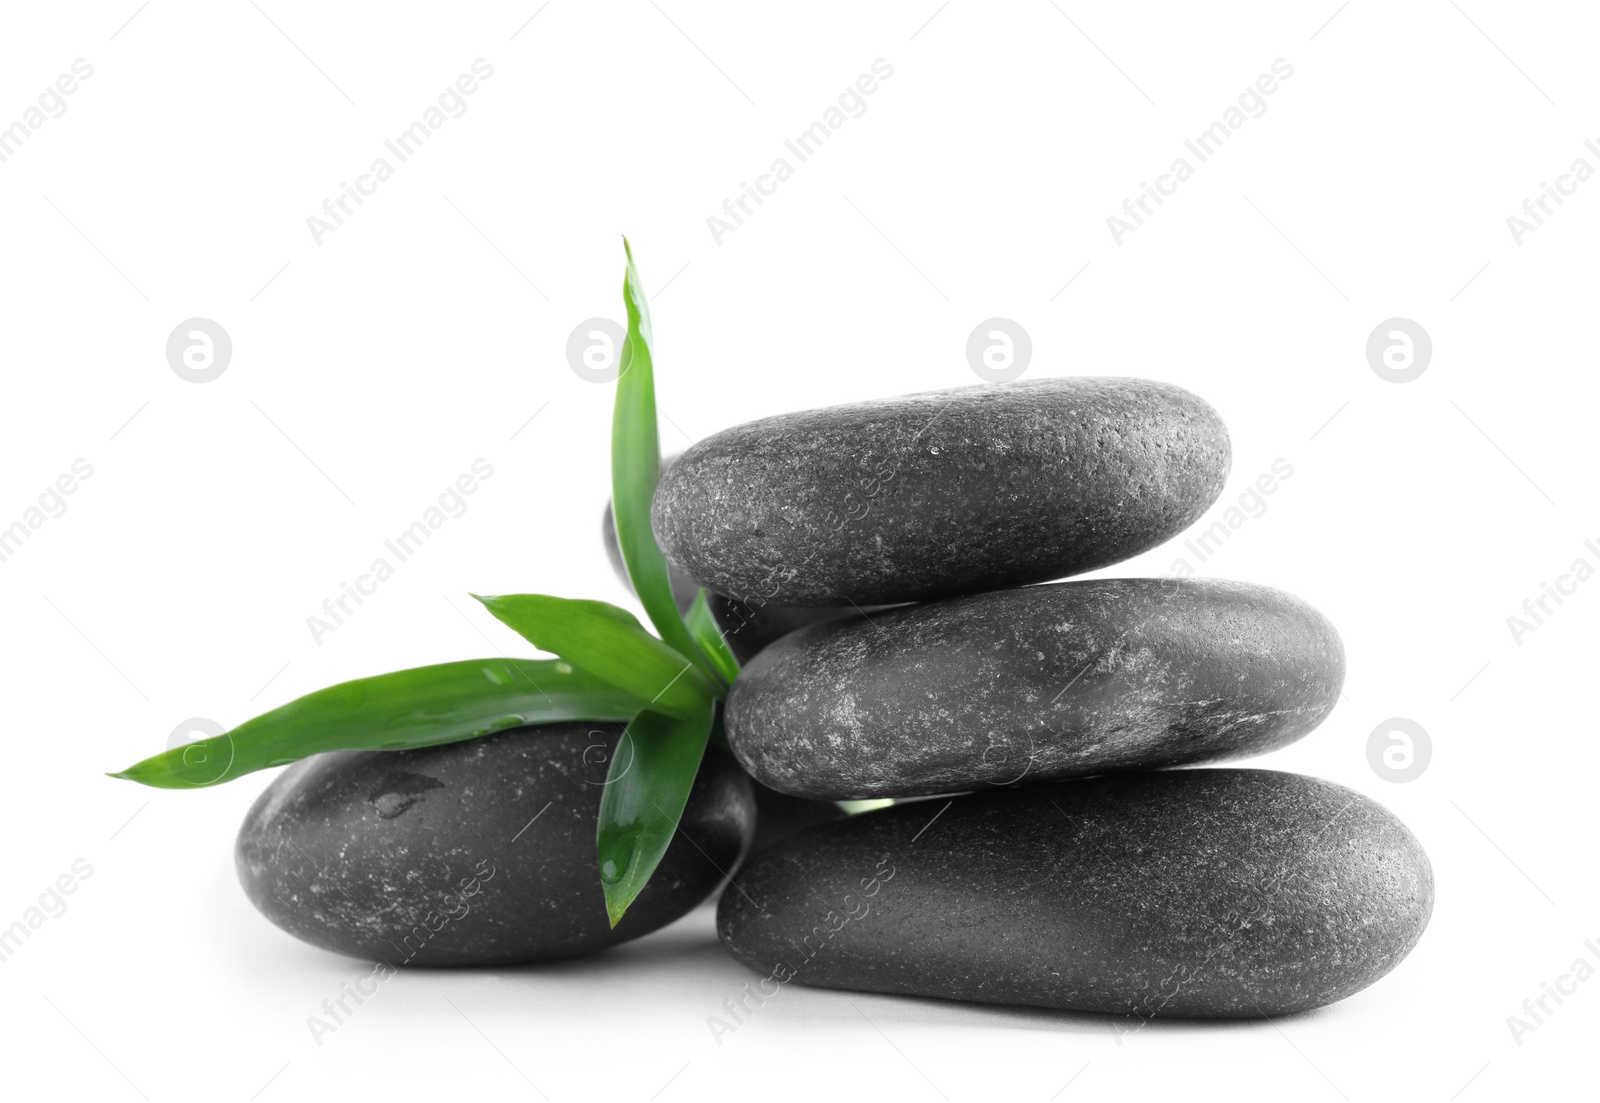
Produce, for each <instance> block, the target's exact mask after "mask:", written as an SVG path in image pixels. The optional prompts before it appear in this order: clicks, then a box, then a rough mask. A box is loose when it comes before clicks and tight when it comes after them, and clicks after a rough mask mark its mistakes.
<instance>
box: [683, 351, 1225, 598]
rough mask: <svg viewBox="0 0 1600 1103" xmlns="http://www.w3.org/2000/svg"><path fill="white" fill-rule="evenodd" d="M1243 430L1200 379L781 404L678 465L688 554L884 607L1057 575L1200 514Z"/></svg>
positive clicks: (695, 566) (713, 577)
mask: <svg viewBox="0 0 1600 1103" xmlns="http://www.w3.org/2000/svg"><path fill="white" fill-rule="evenodd" d="M1229 462H1230V450H1229V442H1228V432H1227V429H1226V427H1225V426H1224V425H1223V423H1222V420H1221V418H1219V417H1218V416H1217V413H1216V411H1215V410H1213V409H1212V408H1211V407H1210V406H1209V405H1207V404H1206V403H1205V402H1204V401H1203V400H1201V399H1200V398H1198V397H1196V396H1195V395H1193V394H1190V393H1189V392H1188V391H1185V390H1183V389H1182V388H1180V387H1175V386H1171V385H1169V384H1166V383H1157V382H1153V381H1150V380H1142V379H1119V378H1084V377H1079V378H1069V379H1041V380H1031V381H1025V382H1018V383H1007V384H1000V385H980V386H976V387H960V388H956V389H954V390H947V391H932V392H928V393H924V394H914V395H906V396H902V397H899V398H892V399H884V400H879V401H874V402H860V403H855V404H852V405H847V406H835V407H830V408H827V409H821V410H810V411H806V412H802V413H792V414H783V415H780V416H777V417H769V418H764V419H762V420H760V421H753V422H750V423H749V424H746V425H740V426H737V427H735V428H732V429H728V430H725V431H723V432H721V433H717V434H716V435H714V436H712V437H709V438H707V439H705V440H702V441H700V442H699V443H697V444H695V445H693V446H692V447H690V448H689V449H688V450H686V451H685V452H684V453H683V454H682V455H681V456H679V457H678V458H677V461H676V462H675V463H673V465H672V466H671V467H670V468H668V469H667V470H666V471H665V472H663V474H662V477H661V481H660V484H659V485H658V486H657V488H656V495H655V501H654V505H653V510H652V519H653V525H654V528H655V533H656V539H657V541H658V542H659V543H660V545H661V548H662V550H663V551H664V552H665V553H666V555H667V557H668V559H670V560H671V561H672V562H674V563H676V564H677V565H678V566H679V567H680V568H682V569H683V570H684V571H685V572H686V573H688V574H689V575H690V576H692V577H693V578H694V579H696V580H697V581H699V583H700V584H701V585H703V586H705V587H706V588H707V589H709V590H712V591H714V592H716V593H721V594H728V595H730V596H732V597H736V598H739V599H740V600H743V601H747V602H750V603H752V604H766V603H772V604H778V605H850V604H855V605H861V606H865V605H872V604H892V603H896V602H906V601H925V600H929V599H933V598H941V597H949V596H952V595H955V594H965V593H975V592H978V591H982V590H996V589H1002V588H1005V587H1009V586H1021V585H1026V584H1028V583H1034V582H1044V581H1048V580H1050V579H1055V578H1062V577H1065V576H1067V575H1072V574H1078V573H1080V572H1083V571H1088V570H1092V569H1094V568H1096V567H1104V566H1107V565H1109V564H1111V563H1116V562H1118V561H1120V560H1123V559H1126V558H1128V557H1129V556H1132V555H1136V554H1138V553H1139V552H1142V551H1144V550H1146V549H1148V548H1152V547H1154V546H1155V545H1157V544H1159V543H1161V542H1162V541H1164V540H1166V539H1168V538H1169V537H1172V536H1174V535H1176V534H1177V533H1179V532H1181V531H1182V530H1183V529H1185V528H1187V527H1188V526H1189V525H1190V524H1191V523H1193V522H1194V521H1195V520H1197V519H1198V518H1199V517H1200V515H1201V514H1202V513H1204V512H1205V510H1206V508H1207V507H1208V506H1210V505H1211V503H1212V502H1214V501H1215V500H1216V498H1217V495H1218V494H1219V493H1220V492H1221V490H1222V485H1223V482H1224V480H1225V479H1226V478H1227V474H1228V468H1229Z"/></svg>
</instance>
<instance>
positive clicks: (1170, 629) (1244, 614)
mask: <svg viewBox="0 0 1600 1103" xmlns="http://www.w3.org/2000/svg"><path fill="white" fill-rule="evenodd" d="M1344 669H1345V666H1344V647H1343V644H1341V643H1340V641H1339V635H1338V633H1337V632H1336V631H1335V630H1334V628H1333V625H1331V624H1330V623H1329V622H1328V621H1327V619H1326V618H1324V617H1323V616H1322V615H1321V614H1320V613H1318V612H1317V611H1316V610H1315V609H1313V608H1311V606H1309V605H1307V604H1306V603H1305V602H1303V601H1301V600H1300V599H1299V598H1297V597H1294V596H1292V595H1290V594H1286V593H1284V592H1282V591H1281V590H1274V589H1271V588H1269V587H1266V586H1253V585H1250V584H1248V583H1243V582H1226V581H1222V580H1218V579H1184V580H1178V579H1155V578H1129V579H1105V580H1095V581H1085V582H1059V583H1055V584H1052V585H1048V586H1031V587H1026V588H1024V589H1019V590H1003V591H999V592H996V593H988V594H975V595H972V596H970V597H963V598H952V599H950V600H948V601H938V602H929V603H927V604H924V605H914V606H910V607H908V608H905V609H891V610H888V611H887V612H882V613H877V614H875V615H873V616H872V617H870V618H866V617H856V618H855V619H853V620H846V621H837V622H834V623H831V624H822V625H817V626H815V627H812V628H807V629H804V630H802V631H800V632H795V633H793V634H791V635H788V636H785V637H784V638H782V639H781V640H779V641H777V642H776V643H774V644H773V645H772V646H770V647H768V648H767V649H766V650H765V651H763V652H762V653H761V654H760V655H758V656H756V658H755V659H754V660H753V661H752V662H751V663H750V665H749V666H747V667H745V668H744V671H743V672H742V673H741V674H740V676H739V680H738V681H737V682H736V683H735V684H734V686H733V690H732V692H731V693H730V694H729V696H728V701H727V708H726V712H725V714H724V723H725V726H726V730H727V735H728V745H729V747H730V748H732V750H733V752H734V754H735V755H737V756H738V758H739V761H740V762H741V763H742V764H743V765H744V767H745V769H747V770H749V771H750V773H751V775H752V776H753V777H754V778H755V779H756V780H757V781H759V782H761V783H762V784H764V785H769V786H771V787H772V788H774V789H778V790H781V791H782V792H785V793H790V794H792V795H794V796H801V797H810V798H812V799H814V800H851V799H859V798H866V797H906V796H917V795H928V794H933V793H949V792H955V791H958V790H965V789H974V788H977V787H979V786H983V785H1011V784H1015V783H1018V782H1038V781H1052V780H1059V779H1062V778H1068V777H1083V776H1087V775H1090V774H1100V773H1108V772H1111V771H1116V770H1130V769H1150V768H1153V767H1159V766H1176V765H1182V764H1185V763H1194V762H1204V761H1214V760H1218V759H1225V758H1242V757H1246V756H1249V755H1256V754H1262V753H1264V752H1266V751H1270V750H1273V749H1275V748H1278V747H1281V746H1284V745H1285V744H1287V743H1292V742H1293V741H1294V740H1296V739H1299V738H1300V737H1301V736H1303V735H1305V734H1306V733H1307V732H1309V731H1311V730H1312V729H1313V728H1315V727H1316V726H1317V725H1318V724H1319V723H1321V722H1322V720H1323V718H1324V717H1326V716H1327V715H1328V713H1329V711H1331V710H1332V708H1333V706H1334V704H1335V703H1336V702H1337V700H1338V697H1339V689H1340V686H1341V685H1342V684H1343V683H1344Z"/></svg>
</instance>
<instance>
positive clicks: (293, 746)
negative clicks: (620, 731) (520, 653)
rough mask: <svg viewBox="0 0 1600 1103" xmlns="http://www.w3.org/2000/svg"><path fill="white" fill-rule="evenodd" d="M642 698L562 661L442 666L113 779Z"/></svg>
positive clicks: (149, 778) (276, 715)
mask: <svg viewBox="0 0 1600 1103" xmlns="http://www.w3.org/2000/svg"><path fill="white" fill-rule="evenodd" d="M648 700H649V698H648V697H639V696H637V695H634V694H631V693H628V692H626V691H624V690H622V689H619V688H617V687H616V686H614V685H612V684H611V683H609V682H607V681H605V680H604V679H601V678H598V677H596V676H594V675H593V674H590V673H588V672H586V671H584V670H580V669H578V668H576V667H574V666H573V665H572V664H571V663H568V662H563V661H560V660H551V659H537V660H536V659H472V660H467V661H464V662H455V663H442V664H440V665H438V666H422V667H416V668H413V669H411V670H397V671H394V672H393V673H389V674H379V675H377V676H376V677H373V678H358V679H356V680H355V681H352V682H344V683H341V684H339V685H335V686H329V687H328V688H326V689H319V690H317V691H316V692H315V693H308V694H306V695H305V696H304V697H300V698H297V699H295V700H293V701H290V702H289V703H288V704H286V705H280V706H279V707H278V708H275V709H273V710H272V711H270V712H264V713H262V714H261V715H260V716H257V717H255V718H254V719H251V720H246V721H245V722H244V723H242V724H240V725H239V726H238V727H236V728H234V729H233V730H232V731H230V732H226V733H225V734H223V735H219V736H216V737H214V738H211V739H204V740H200V741H199V742H195V743H190V744H187V745H185V746H182V747H174V748H173V749H172V750H170V751H166V752H165V753H163V754H158V755H156V756H154V757H153V758H147V759H145V760H144V761H143V762H140V763H137V764H135V765H133V766H130V767H128V768H127V769H126V770H123V771H122V772H120V773H115V774H112V775H111V776H112V777H120V778H126V779H127V780H129V781H137V782H140V783H141V784H144V785H153V786H155V787H157V788H161V789H190V788H199V787H202V786H207V785H219V784H221V783H222V782H225V781H232V780H233V779H234V778H237V777H242V776H243V775H245V774H248V773H252V772H254V771H256V770H265V769H267V768H268V767H272V766H282V765H284V764H286V763H289V762H294V761H296V760H297V759H301V758H305V757H306V756H307V755H313V754H318V753H320V752H322V751H337V750H398V749H402V748H407V747H431V746H433V745H435V744H438V743H454V742H457V741H459V740H463V739H474V738H476V737H478V736H480V735H487V734H488V733H490V732H493V731H498V730H500V729H502V728H510V727H515V726H518V725H521V724H546V723H554V722H557V721H562V720H613V721H616V720H626V719H628V718H629V717H631V716H633V715H634V714H635V713H636V712H638V710H639V709H641V708H643V707H644V705H645V703H646V702H647V701H648Z"/></svg>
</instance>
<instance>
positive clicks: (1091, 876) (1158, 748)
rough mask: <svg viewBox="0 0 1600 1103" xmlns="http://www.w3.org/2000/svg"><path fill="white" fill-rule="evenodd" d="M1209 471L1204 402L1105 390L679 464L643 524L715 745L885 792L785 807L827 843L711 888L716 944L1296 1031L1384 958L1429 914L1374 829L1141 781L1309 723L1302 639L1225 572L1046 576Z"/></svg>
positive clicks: (734, 442) (1178, 519) (1328, 814)
mask: <svg viewBox="0 0 1600 1103" xmlns="http://www.w3.org/2000/svg"><path fill="white" fill-rule="evenodd" d="M1229 465H1230V453H1229V442H1228V434H1227V430H1226V428H1225V427H1224V425H1223V424H1222V421H1221V420H1220V418H1219V417H1218V415H1217V413H1216V411H1214V410H1213V409H1212V408H1211V407H1210V406H1209V405H1207V404H1206V403H1205V402H1204V401H1202V400H1201V399H1199V398H1198V397H1196V396H1195V395H1192V394H1190V393H1188V392H1187V391H1184V390H1182V389H1180V388H1178V387H1174V386H1170V385H1167V384H1162V383H1156V382H1149V381H1144V380H1136V379H1110V378H1102V379H1095V378H1073V379H1050V380H1039V381H1031V382H1022V383H1010V384H1001V385H990V386H980V387H968V388H961V389H957V390H950V391H941V392H933V393H927V394H917V395H908V396H905V397H901V398H895V399H890V400H886V401H875V402H865V403H859V404H854V405H849V406H841V407H836V408H832V409H825V410H815V411H809V412H805V413H797V414H789V415H784V416H780V417H774V418H768V419H765V420H762V421H757V422H752V423H750V424H747V425H742V426H739V427H736V428H733V429H729V430H727V431H726V432H722V433H719V434H717V435H716V436H714V437H711V438H709V439H707V440H704V441H702V442H700V443H699V444H696V445H695V446H693V447H692V448H690V449H689V450H688V451H686V452H685V453H683V455H682V456H680V457H678V458H677V459H676V461H675V462H673V463H672V464H671V465H670V467H669V468H668V469H667V470H666V471H665V473H664V475H663V477H662V481H661V484H660V486H659V488H658V490H657V493H656V497H655V505H654V517H653V520H654V527H655V532H656V537H657V540H658V542H659V543H660V544H661V547H662V549H663V550H664V551H665V552H666V554H667V556H668V558H669V559H670V560H671V561H672V563H673V564H674V566H675V567H676V568H677V569H678V570H679V571H681V572H682V573H683V574H684V575H686V576H688V578H690V579H692V580H693V581H694V582H696V583H698V584H700V585H703V586H705V587H706V588H707V589H708V590H710V591H712V592H714V593H715V594H718V595H725V597H726V599H727V600H722V601H718V602H716V603H715V609H716V612H717V615H718V618H719V621H720V623H721V624H722V626H723V628H724V630H725V631H726V632H727V633H728V638H729V642H730V643H731V644H732V645H733V647H734V649H735V651H736V653H738V654H739V655H740V658H741V659H742V660H744V661H745V664H746V665H745V667H744V670H743V672H742V673H741V675H740V677H739V679H738V681H737V682H736V683H735V685H734V687H733V690H732V692H731V694H730V696H729V697H728V700H727V705H726V713H725V716H724V722H725V728H726V733H727V739H728V744H729V747H730V748H731V750H732V751H733V754H734V755H735V757H737V759H738V760H739V762H740V763H741V764H742V765H743V766H744V768H745V769H746V770H747V771H748V772H749V773H750V774H751V775H752V777H754V779H755V780H756V781H757V782H758V783H759V786H761V787H765V790H764V791H767V792H771V791H776V793H779V794H785V795H787V797H789V798H795V799H796V802H797V803H798V802H799V801H811V802H839V801H860V800H867V799H871V798H894V801H895V803H894V805H893V806H892V807H888V808H883V809H880V810H875V811H870V812H865V813H860V814H856V815H852V816H849V817H847V818H841V819H835V818H834V816H833V814H832V811H831V805H830V804H826V803H818V804H817V805H816V806H815V807H817V808H818V809H819V812H818V814H817V816H816V817H815V818H817V819H820V820H830V821H832V822H823V823H820V824H817V825H814V826H811V827H809V828H807V829H805V830H803V831H800V832H799V833H798V834H794V835H791V836H790V837H789V838H787V839H785V840H783V841H781V842H778V843H777V844H775V845H773V846H770V847H768V848H766V849H759V848H758V850H757V852H756V854H755V856H754V858H753V859H751V860H750V862H749V863H748V864H747V865H746V866H745V867H744V868H743V869H742V870H741V871H740V872H739V873H738V875H737V876H736V877H735V885H736V890H735V889H729V890H728V891H726V892H724V893H723V895H722V899H721V904H720V910H719V914H718V929H719V933H720V935H721V937H722V940H723V942H724V943H725V944H726V945H727V946H728V948H729V949H730V950H731V951H732V953H733V954H734V956H735V957H736V958H738V959H739V960H740V961H741V962H743V963H744V964H746V965H747V966H749V967H750V968H751V969H754V970H756V971H757V972H759V973H760V974H762V975H763V976H765V975H769V974H773V973H774V972H775V971H778V973H779V975H782V976H784V977H785V978H786V979H792V980H794V981H797V982H799V983H802V984H808V985H819V986H824V987H832V988H846V989H857V990H863V991H873V992H888V993H903V994H909V995H918V996H941V997H947V998H952V999H964V1000H978V1001H984V1002H992V1003H1015V1004H1031V1005H1036V1006H1042V1007H1051V1008H1066V1009H1076V1010H1093V1011H1110V1012H1117V1013H1123V1014H1131V1015H1136V1016H1138V1017H1140V1018H1150V1017H1154V1016H1157V1015H1168V1016H1224V1017H1225V1016H1260V1015H1275V1014H1285V1013H1290V1012H1295V1011H1300V1010H1304V1009H1307V1008H1311V1007H1316V1006H1319V1005H1322V1004H1326V1003H1329V1002H1331V1001H1334V1000H1338V999H1341V998H1343V997H1345V996H1348V995H1350V994H1351V993H1353V992H1356V991H1358V990H1360V989H1362V988H1364V987H1365V986H1367V985H1368V984H1371V983H1372V982H1373V981H1375V980H1377V979H1378V978H1379V977H1381V976H1382V975H1383V974H1385V973H1387V972H1388V971H1389V970H1390V969H1392V968H1393V967H1394V966H1395V965H1396V964H1398V963H1399V961H1400V960H1401V959H1402V958H1404V957H1405V955H1406V954H1407V953H1408V952H1409V951H1410V950H1411V948H1412V947H1413V946H1414V945H1415V944H1416V942H1417V940H1418V938H1419V937H1420V936H1421V934H1422V931H1423V928H1424V927H1425V926H1426V924H1427V921H1428V917H1429V914H1430V912H1431V910H1432V903H1433V878H1432V872H1431V868H1430V866H1429V864H1428V860H1427V857H1426V855H1425V854H1424V853H1423V851H1422V849H1421V847H1420V846H1419V844H1418V842H1417V840H1416V839H1415V837H1414V836H1413V835H1412V834H1411V833H1410V831H1408V830H1407V829H1406V827H1405V826H1404V825H1403V824H1402V823H1401V822H1400V821H1399V820H1397V819H1396V818H1395V817H1394V816H1393V815H1391V814H1390V813H1389V812H1388V811H1386V810H1385V809H1384V808H1382V807H1380V806H1379V805H1378V804H1376V803H1374V802H1373V801H1371V800H1369V799H1368V798H1366V797H1364V796H1362V795H1361V794H1359V793H1355V792H1352V791H1350V790H1348V789H1345V788H1342V787H1341V786H1338V785H1334V784H1332V783H1330V782H1326V781H1322V780H1319V779H1317V778H1312V777H1304V776H1300V775H1296V774H1290V773H1282V772H1274V771H1267V770H1252V769H1217V768H1212V769H1193V770H1188V769H1185V770H1172V769H1167V768H1168V767H1177V766H1189V765H1194V764H1199V763H1211V762H1215V761H1217V760H1222V759H1237V758H1243V757H1247V756H1250V755H1257V754H1263V753H1265V752H1268V751H1271V750H1274V749H1276V748H1279V747H1282V746H1285V745H1287V744H1289V743H1292V742H1293V741H1295V740H1297V739H1299V738H1300V737H1302V736H1304V735H1305V734H1307V733H1308V732H1310V731H1311V730H1312V729H1314V728H1315V727H1316V726H1317V725H1318V724H1319V723H1321V722H1322V720H1323V719H1324V718H1325V717H1326V716H1327V715H1328V713H1329V712H1330V711H1331V710H1332V708H1333V706H1334V703H1335V702H1336V700H1337V699H1338V696H1339V691H1340V686H1341V683H1342V681H1343V677H1344V668H1345V664H1344V652H1343V647H1342V645H1341V643H1340V640H1339V636H1338V633H1337V632H1336V631H1335V630H1334V628H1333V625H1332V624H1330V623H1329V622H1328V620H1327V619H1326V618H1325V617H1323V616H1322V615H1321V614H1320V613H1318V612H1317V611H1316V610H1315V609H1313V608H1311V606H1309V605H1308V604H1306V603H1305V602H1304V601H1301V600H1300V599H1299V598H1296V597H1294V596H1293V595H1290V594H1287V593H1283V592H1281V591H1278V590H1274V589H1269V588H1267V587H1264V586H1256V585H1251V584H1249V583H1243V582H1227V581H1221V580H1216V579H1202V578H1188V579H1175V578H1099V579H1094V580H1091V581H1078V582H1052V581H1051V580H1053V579H1060V578H1064V577H1067V576H1070V575H1074V574H1079V573H1082V572H1085V571H1090V570H1094V569H1096V568H1102V567H1107V566H1110V565H1111V564H1114V563H1117V562H1119V561H1121V560H1124V559H1127V558H1129V557H1130V556H1133V555H1136V554H1138V553H1139V552H1142V551H1145V550H1147V549H1150V548H1153V547H1155V546H1156V545H1158V544H1160V543H1162V542H1163V541H1165V540H1168V539H1170V538H1172V537H1173V536H1176V535H1177V534H1178V533H1180V532H1182V531H1183V530H1184V529H1185V528H1186V527H1188V526H1189V525H1190V524H1192V523H1193V522H1194V521H1196V520H1197V519H1198V518H1199V517H1200V516H1201V515H1202V514H1203V513H1204V512H1205V511H1206V509H1207V508H1208V507H1209V506H1210V505H1211V504H1212V503H1213V502H1214V501H1215V500H1216V499H1217V497H1218V495H1219V494H1220V493H1221V491H1222V489H1223V485H1224V482H1225V480H1226V478H1227V475H1228V470H1229ZM1040 583H1048V584H1047V585H1038V584H1040ZM797 626H800V627H798V630H792V629H795V628H796V627H797ZM759 791H761V790H758V792H759ZM822 810H826V811H822Z"/></svg>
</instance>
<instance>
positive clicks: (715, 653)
mask: <svg viewBox="0 0 1600 1103" xmlns="http://www.w3.org/2000/svg"><path fill="white" fill-rule="evenodd" d="M683 620H684V623H685V624H686V625H688V627H689V635H690V636H692V637H694V642H695V644H696V645H697V646H698V647H699V648H700V653H701V654H702V655H704V656H705V657H706V660H707V661H708V662H710V664H711V668H712V669H713V670H715V671H716V672H717V674H718V675H719V676H720V677H721V678H722V680H723V681H724V682H727V683H729V684H730V685H731V684H732V683H733V680H734V679H735V678H737V677H738V676H739V660H738V659H736V658H734V657H733V652H732V651H730V650H728V641H727V640H726V639H724V638H723V635H722V629H720V628H718V627H717V622H716V619H715V618H714V617H712V615H711V606H710V605H708V604H706V592H705V590H701V591H700V592H699V593H697V594H695V595H694V604H692V605H690V606H689V612H688V613H687V614H686V615H685V616H684V618H683Z"/></svg>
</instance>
